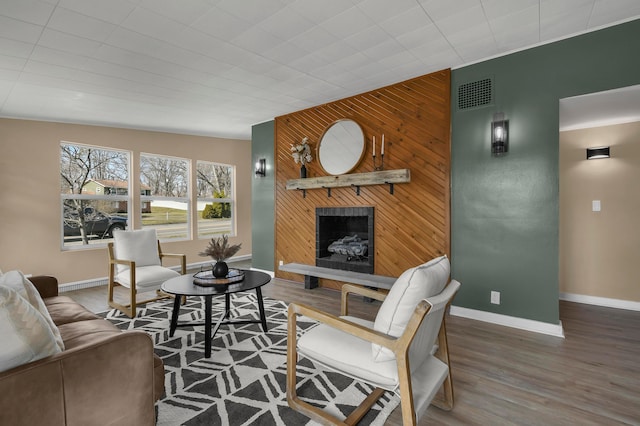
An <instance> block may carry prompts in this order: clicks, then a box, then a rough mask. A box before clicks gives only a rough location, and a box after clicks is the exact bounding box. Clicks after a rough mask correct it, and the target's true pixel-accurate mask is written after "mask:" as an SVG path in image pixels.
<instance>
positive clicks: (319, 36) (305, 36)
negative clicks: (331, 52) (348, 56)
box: [290, 26, 338, 52]
mask: <svg viewBox="0 0 640 426" xmlns="http://www.w3.org/2000/svg"><path fill="white" fill-rule="evenodd" d="M290 41H291V43H293V44H295V45H296V46H298V47H300V48H302V49H304V50H306V51H309V52H314V51H316V50H318V49H322V48H323V47H325V46H329V45H331V44H333V43H335V42H336V41H338V37H336V36H334V35H333V34H331V33H330V32H328V31H327V30H325V29H324V28H321V27H319V26H315V27H312V28H310V29H309V30H308V31H305V32H304V33H302V34H300V35H298V36H296V37H293V38H292V39H291V40H290Z"/></svg>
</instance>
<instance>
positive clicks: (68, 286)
mask: <svg viewBox="0 0 640 426" xmlns="http://www.w3.org/2000/svg"><path fill="white" fill-rule="evenodd" d="M244 260H251V255H250V254H247V255H242V256H234V257H232V258H230V259H229V260H228V261H229V263H231V262H241V261H244ZM209 265H211V260H206V261H203V262H196V263H189V264H187V270H190V269H198V268H200V267H202V266H209ZM169 269H173V270H174V271H179V270H180V266H169ZM265 272H267V271H265ZM267 273H268V272H267ZM271 277H272V278H273V273H271ZM108 283H109V277H100V278H92V279H89V280H83V281H74V282H70V283H65V284H60V285H59V286H58V292H60V293H64V292H66V291H75V290H81V289H83V288H91V287H100V286H103V285H104V286H106V285H107V284H108Z"/></svg>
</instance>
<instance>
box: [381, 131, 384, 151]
mask: <svg viewBox="0 0 640 426" xmlns="http://www.w3.org/2000/svg"><path fill="white" fill-rule="evenodd" d="M381 154H382V155H384V133H383V134H382V152H381Z"/></svg>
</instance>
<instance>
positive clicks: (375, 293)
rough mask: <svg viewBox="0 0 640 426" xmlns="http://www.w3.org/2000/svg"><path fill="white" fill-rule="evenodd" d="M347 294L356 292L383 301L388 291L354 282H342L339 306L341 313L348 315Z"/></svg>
mask: <svg viewBox="0 0 640 426" xmlns="http://www.w3.org/2000/svg"><path fill="white" fill-rule="evenodd" d="M349 294H358V295H361V296H365V297H369V298H371V299H375V300H379V301H381V302H382V301H384V299H385V298H386V297H387V294H388V292H386V291H379V290H374V289H370V288H366V287H362V286H359V285H355V284H343V285H342V302H341V307H340V314H341V315H349Z"/></svg>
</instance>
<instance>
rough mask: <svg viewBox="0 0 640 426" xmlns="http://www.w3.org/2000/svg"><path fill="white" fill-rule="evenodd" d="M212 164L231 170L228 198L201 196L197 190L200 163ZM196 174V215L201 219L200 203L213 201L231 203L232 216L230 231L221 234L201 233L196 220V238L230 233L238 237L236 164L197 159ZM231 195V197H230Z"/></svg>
mask: <svg viewBox="0 0 640 426" xmlns="http://www.w3.org/2000/svg"><path fill="white" fill-rule="evenodd" d="M201 163H203V164H210V165H213V166H224V167H228V168H229V169H230V170H231V176H230V181H231V183H230V184H231V190H230V191H229V192H230V194H225V195H227V197H226V198H215V197H213V196H211V197H200V196H198V194H197V192H198V188H197V187H198V165H199V164H201ZM195 174H196V188H194V193H195V194H196V200H195V206H196V216H198V217H197V218H198V219H200V217H199V215H200V210H199V208H198V207H199V206H200V203H203V205H206V204H212V203H229V204H230V205H231V217H230V221H231V223H230V224H229V227H230V232H229V233H224V232H223V233H221V234H205V235H200V228H199V222H198V221H196V227H195V228H196V229H195V235H196V238H197V239H198V240H208V239H211V238H212V237H217V236H221V235H229V236H230V237H236V236H237V234H238V232H237V227H236V224H237V203H236V166H235V165H233V164H226V163H220V162H217V161H208V160H196V167H195ZM229 195H230V198H229Z"/></svg>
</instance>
